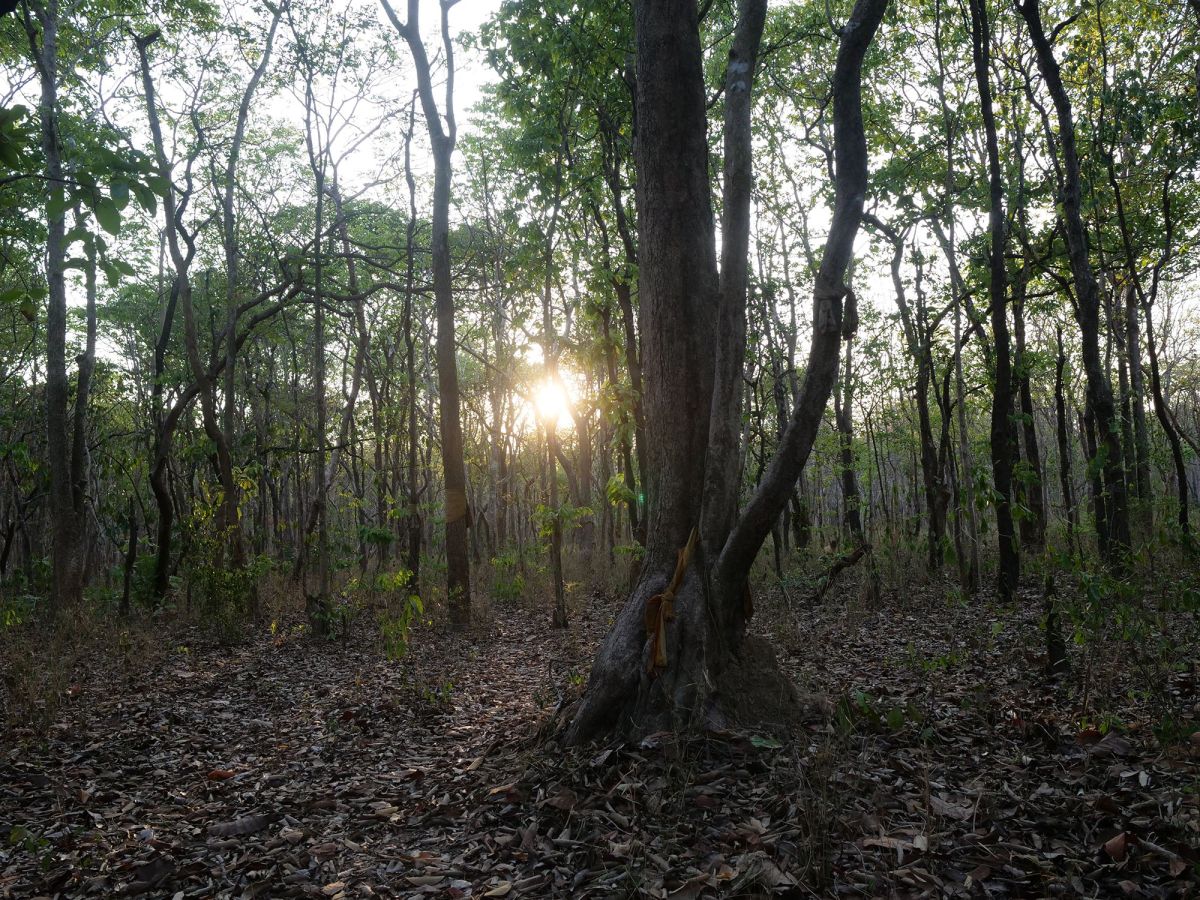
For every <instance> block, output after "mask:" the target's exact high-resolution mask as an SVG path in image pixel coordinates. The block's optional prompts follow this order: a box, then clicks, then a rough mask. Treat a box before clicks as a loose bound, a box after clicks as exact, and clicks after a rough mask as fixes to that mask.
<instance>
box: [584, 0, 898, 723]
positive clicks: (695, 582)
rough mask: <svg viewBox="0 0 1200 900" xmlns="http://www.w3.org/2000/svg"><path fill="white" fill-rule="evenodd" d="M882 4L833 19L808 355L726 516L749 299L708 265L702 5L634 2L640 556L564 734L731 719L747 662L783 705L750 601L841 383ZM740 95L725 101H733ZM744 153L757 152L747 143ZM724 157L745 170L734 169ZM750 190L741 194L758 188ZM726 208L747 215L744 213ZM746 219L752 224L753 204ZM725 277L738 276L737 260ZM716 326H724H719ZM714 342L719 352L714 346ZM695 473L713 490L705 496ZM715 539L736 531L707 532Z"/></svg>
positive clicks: (751, 36) (736, 75)
mask: <svg viewBox="0 0 1200 900" xmlns="http://www.w3.org/2000/svg"><path fill="white" fill-rule="evenodd" d="M760 4H761V0H742V2H739V4H738V18H737V24H736V27H735V30H734V35H733V38H732V41H731V44H730V47H731V55H730V59H729V60H728V65H727V67H726V77H725V90H726V92H727V94H728V91H729V88H730V86H731V82H732V85H733V87H734V89H735V91H744V92H747V93H749V91H750V90H751V86H752V85H753V83H754V80H753V79H754V73H755V68H756V63H757V51H758V47H759V43H760V41H761V34H762V24H761V23H762V18H761V15H762V13H761V10H756V9H755V7H756V6H759V5H760ZM886 6H887V3H886V0H858V2H857V3H856V4H855V7H854V11H853V13H852V14H851V17H850V20H849V21H848V22H847V23H846V24H845V25H844V26H843V27H842V28H841V29H840V38H841V41H840V47H839V50H838V55H837V62H836V64H835V68H834V76H833V86H832V91H833V108H834V113H833V115H834V138H835V144H836V150H835V154H836V164H837V173H836V198H835V207H834V214H833V219H832V221H831V224H830V232H829V236H828V239H827V242H826V246H825V252H824V255H823V257H822V261H821V267H820V271H819V273H818V275H817V282H816V288H815V291H814V316H813V324H814V331H813V343H812V348H811V352H810V356H809V365H808V369H807V372H806V377H805V383H804V387H803V388H802V389H801V391H800V396H799V398H798V402H797V403H796V404H795V408H794V409H793V413H792V418H791V420H790V422H789V424H788V428H787V430H786V431H785V433H784V436H783V439H782V441H781V445H780V447H779V449H778V450H777V452H776V454H775V456H774V457H773V458H772V460H771V464H770V466H769V467H768V469H767V471H766V473H765V474H764V477H763V479H762V482H761V484H760V485H759V488H758V489H757V490H756V492H755V494H754V495H753V497H752V498H751V500H750V502H749V504H748V505H747V506H746V508H745V509H744V510H743V512H742V514H741V515H740V516H739V517H737V518H736V519H733V518H732V516H731V515H729V514H727V513H726V512H725V510H730V509H732V508H733V504H732V503H730V502H729V500H728V496H729V494H730V493H732V492H736V491H737V483H736V481H735V482H734V483H730V482H729V481H723V480H722V479H721V478H720V477H717V476H712V475H706V473H712V472H714V471H715V472H718V473H719V472H723V471H731V470H732V466H731V465H730V464H729V463H728V461H727V460H725V459H722V458H720V457H721V455H722V454H726V453H729V454H737V453H738V452H739V446H738V445H737V444H736V443H733V442H731V441H728V440H721V439H718V441H717V442H716V443H715V444H714V443H713V442H712V441H711V438H712V436H713V432H714V430H717V431H718V432H720V431H721V430H724V431H726V432H727V431H728V430H729V425H730V423H729V422H727V421H720V422H716V421H712V420H714V419H716V418H717V417H728V416H731V415H733V414H734V412H736V409H737V406H736V403H735V401H734V400H732V399H729V398H730V388H729V385H728V384H726V383H724V382H725V381H726V380H728V379H736V380H737V382H738V383H739V385H740V382H741V379H742V371H741V356H740V355H739V354H737V353H736V352H734V351H736V349H737V347H738V346H739V343H740V342H741V341H744V334H745V326H744V322H740V321H737V319H738V315H737V314H736V310H737V309H739V308H740V309H741V310H744V307H745V297H744V295H741V296H738V295H737V292H736V291H734V290H732V289H731V290H729V291H723V290H721V285H720V280H719V276H718V273H717V269H716V259H715V253H714V250H713V247H714V240H713V219H712V212H711V209H712V205H711V200H710V197H709V185H708V173H707V157H708V151H707V142H706V128H707V122H706V115H705V113H706V97H705V90H704V80H703V66H702V51H701V43H700V35H699V21H698V15H697V9H696V4H695V2H694V0H667V2H649V0H644V2H639V3H638V4H637V5H636V8H635V30H636V35H637V42H636V43H637V81H636V83H637V94H636V114H637V127H638V131H637V137H636V150H635V155H636V160H637V173H638V180H637V188H638V232H639V235H640V252H641V255H640V259H639V294H640V298H641V315H642V337H643V363H644V366H645V377H646V398H645V401H646V426H647V443H648V447H647V449H648V453H647V468H648V471H647V488H648V493H649V498H648V510H647V515H648V520H649V521H648V527H647V532H646V533H647V540H646V557H645V563H644V565H643V568H642V572H641V577H640V579H639V582H638V584H637V586H636V587H635V588H634V591H633V594H632V596H631V598H630V600H629V602H627V603H626V605H625V607H624V609H623V610H622V612H621V615H620V617H619V618H618V620H617V622H616V624H615V625H614V627H613V629H612V631H611V632H610V633H609V635H608V637H607V638H606V639H605V641H604V643H603V645H602V646H601V648H600V650H599V652H598V654H597V658H596V661H595V664H594V666H593V669H592V674H591V679H590V681H589V686H588V691H587V694H586V695H585V697H584V700H583V704H582V706H581V707H580V708H579V710H578V712H577V713H576V716H575V719H574V721H573V722H572V724H571V727H570V730H569V732H568V736H569V738H570V739H572V740H575V741H581V740H586V739H588V738H590V737H592V736H594V735H596V734H598V733H600V732H603V731H606V730H613V729H615V730H618V731H625V732H631V731H632V732H638V731H645V730H653V729H655V728H661V727H686V726H688V725H690V724H695V723H698V722H700V721H704V720H709V721H714V720H715V721H721V720H724V719H727V718H736V716H737V704H738V701H737V698H738V697H739V696H740V695H741V694H740V692H741V691H744V690H746V689H747V684H748V683H749V682H750V681H751V679H749V678H747V677H746V676H747V674H748V673H749V672H750V671H755V672H756V673H758V674H762V675H764V676H765V680H764V678H759V679H754V680H753V681H754V683H755V685H756V686H757V687H758V688H759V689H760V690H762V689H764V688H766V686H767V685H768V684H770V685H772V686H771V687H770V688H769V692H770V693H772V694H777V695H778V697H777V698H775V699H780V700H783V701H785V702H786V700H787V698H788V697H789V696H790V697H794V688H791V687H790V686H789V684H788V683H787V682H786V680H785V679H784V678H783V676H782V675H781V674H779V673H778V672H777V671H774V672H772V670H771V666H770V659H771V656H770V651H769V647H766V646H765V645H763V644H761V643H760V642H757V641H754V640H753V639H747V638H746V637H745V624H746V620H747V619H748V617H749V615H750V614H751V613H752V606H751V605H750V602H749V595H748V589H747V582H746V576H747V574H748V572H749V569H750V565H751V563H752V562H753V560H754V558H755V556H757V554H758V551H759V549H760V548H761V547H762V544H763V542H764V540H765V539H766V537H767V535H768V534H769V533H770V531H771V528H772V526H773V525H774V524H775V522H776V521H777V520H778V518H779V515H780V513H781V512H782V510H783V506H784V504H786V503H787V502H788V500H789V498H790V495H791V488H792V486H793V485H794V484H795V481H796V478H797V476H798V475H799V473H800V471H801V470H802V469H803V467H804V463H805V461H806V459H807V457H808V454H809V452H810V450H811V448H812V443H813V439H814V437H815V435H816V431H817V428H818V426H819V424H820V421H821V418H822V415H823V413H824V410H825V407H826V405H827V403H828V401H829V396H830V393H831V391H832V389H833V383H834V380H835V378H836V374H837V368H838V357H839V354H840V345H841V338H842V334H843V327H844V326H845V329H846V331H847V333H849V332H852V331H853V328H852V326H853V324H855V322H854V319H855V318H856V316H855V315H854V313H853V310H848V311H847V315H846V316H845V317H843V309H842V300H843V298H844V297H845V296H846V293H847V292H846V288H845V286H844V284H843V283H842V279H843V277H844V274H845V271H846V266H847V264H848V262H849V259H850V254H851V252H852V250H853V244H854V237H855V235H856V234H857V231H858V226H859V218H860V216H861V213H862V206H863V200H864V197H865V194H866V189H867V146H866V138H865V134H864V131H863V121H862V108H861V67H862V61H863V57H864V55H865V54H866V51H867V48H868V47H869V46H870V44H871V41H872V39H873V38H874V35H875V31H876V29H877V28H878V26H879V23H880V21H881V20H882V18H883V12H884V10H885V8H886ZM739 100H740V98H737V97H734V98H730V97H729V96H726V103H736V102H738V101H739ZM741 108H742V110H743V111H742V112H739V113H737V114H734V115H729V114H727V117H726V120H725V141H726V144H727V148H728V145H729V144H730V142H732V143H733V144H735V145H736V144H737V143H738V142H739V141H741V140H742V139H743V138H742V133H743V125H746V124H748V122H747V120H748V117H749V111H750V105H749V103H746V104H745V105H744V106H742V107H741ZM726 154H727V156H728V155H729V150H728V149H727V150H726ZM744 163H745V165H747V166H748V164H749V155H748V150H747V155H746V156H745V157H744ZM732 168H733V169H734V171H736V165H735V166H733V167H732ZM730 174H731V167H730V166H729V165H728V163H727V168H726V176H727V178H726V181H725V195H726V203H727V204H728V203H729V202H730V201H731V200H733V199H734V198H739V197H740V196H741V195H740V193H739V192H738V190H737V188H736V186H735V184H736V182H735V181H733V180H731V179H730V178H729V176H730ZM739 202H740V201H739ZM744 202H745V203H747V204H748V203H749V195H748V193H747V195H746V197H745V201H744ZM725 215H726V217H729V216H736V217H740V211H733V212H731V211H728V210H727V211H726V213H725ZM739 220H741V219H740V218H733V219H732V221H734V222H737V221H739ZM741 221H745V222H746V223H747V226H746V227H748V216H747V217H746V218H745V219H744V220H741ZM722 240H723V241H730V242H735V243H733V244H732V246H734V247H736V246H738V244H737V243H736V242H738V241H742V240H745V238H744V237H743V235H741V234H734V233H732V232H724V233H723V234H722ZM741 246H747V244H742V245H741ZM731 265H732V264H731ZM729 277H730V278H733V277H735V276H734V271H733V270H732V269H731V270H730V271H729ZM730 287H731V288H732V287H733V284H730ZM727 301H729V302H732V303H733V304H735V310H734V311H731V310H730V309H728V308H726V307H725V306H724V304H725V303H726V302H727ZM741 315H744V312H743V313H741ZM718 323H721V327H722V333H721V334H720V335H719V336H718V335H715V334H714V331H715V329H716V327H717V325H718ZM718 337H719V339H720V344H719V345H718V351H717V354H716V357H717V358H716V361H715V362H714V360H713V354H712V352H711V350H710V349H709V348H710V347H711V346H712V344H713V341H714V340H716V339H717V338H718ZM736 402H740V401H736ZM706 448H707V457H708V459H707V463H706V462H705V461H704V460H705V456H706ZM698 484H703V485H704V486H705V488H706V489H709V488H711V489H714V490H716V491H717V492H718V493H717V494H716V495H708V494H706V493H703V492H701V491H697V488H696V486H697V485H698ZM698 525H699V526H700V528H698V527H697V526H698ZM710 527H711V528H713V529H714V531H713V533H712V535H710V534H709V533H708V532H707V529H708V528H710ZM698 532H699V534H698ZM722 533H727V534H728V538H726V539H724V540H720V541H718V540H714V537H719V536H720V535H721V534H722ZM693 558H694V560H695V563H696V565H695V566H693V565H692V564H691V563H692V561H693ZM772 679H773V680H772ZM766 699H768V700H769V699H772V698H766Z"/></svg>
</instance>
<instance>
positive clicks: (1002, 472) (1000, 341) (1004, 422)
mask: <svg viewBox="0 0 1200 900" xmlns="http://www.w3.org/2000/svg"><path fill="white" fill-rule="evenodd" d="M970 5H971V44H972V58H973V59H974V63H975V82H976V85H977V87H978V89H979V105H980V110H981V111H982V113H983V130H984V135H985V139H986V144H987V159H988V187H989V197H990V202H989V212H988V232H989V236H990V239H991V244H990V249H989V254H988V269H989V280H988V288H989V290H988V296H989V298H990V305H991V313H992V339H993V342H994V343H995V347H996V353H995V361H996V366H995V370H994V375H995V386H994V392H993V394H992V431H991V446H992V478H993V481H994V484H995V487H996V499H995V505H996V541H997V547H998V550H999V558H1000V566H999V573H998V587H999V591H1000V597H1001V599H1003V600H1008V599H1010V598H1011V597H1012V596H1013V594H1014V593H1015V592H1016V589H1017V580H1018V578H1019V577H1020V574H1021V562H1020V558H1019V557H1018V555H1017V536H1016V534H1015V532H1014V529H1013V515H1012V475H1013V440H1012V434H1013V429H1012V407H1013V402H1012V400H1013V398H1012V383H1013V382H1012V363H1011V360H1010V355H1009V354H1010V351H1009V338H1008V303H1007V284H1006V282H1007V275H1006V273H1005V269H1004V185H1003V183H1002V182H1001V175H1000V150H999V147H998V144H997V141H996V118H995V114H994V113H993V111H992V87H991V83H990V82H989V80H988V79H989V72H988V58H989V56H990V52H989V51H990V43H991V30H990V28H989V27H988V20H987V6H986V0H970Z"/></svg>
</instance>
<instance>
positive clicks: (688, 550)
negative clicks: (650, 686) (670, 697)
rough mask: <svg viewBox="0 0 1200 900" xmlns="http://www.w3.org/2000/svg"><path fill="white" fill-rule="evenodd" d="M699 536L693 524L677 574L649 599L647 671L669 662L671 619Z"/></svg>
mask: <svg viewBox="0 0 1200 900" xmlns="http://www.w3.org/2000/svg"><path fill="white" fill-rule="evenodd" d="M698 539H699V532H698V531H697V530H696V529H695V528H693V529H692V533H691V535H690V536H689V537H688V542H687V545H686V546H685V547H684V548H683V549H682V550H680V551H679V555H678V557H677V558H676V560H675V574H674V575H672V576H671V583H670V584H668V585H667V589H666V590H665V591H663V592H662V593H661V594H655V595H654V596H653V597H651V598H650V599H649V600H647V601H646V613H645V622H646V636H647V637H649V638H650V659H649V661H648V662H647V664H646V671H647V672H649V673H650V674H651V675H655V674H657V673H658V672H659V671H660V670H661V669H664V668H666V666H667V623H668V622H670V621H671V620H672V619H674V618H675V594H676V593H677V592H678V591H679V588H680V587H681V586H682V585H683V578H684V575H685V574H687V567H688V565H689V564H690V563H691V561H692V555H693V554H694V553H695V551H696V541H697V540H698Z"/></svg>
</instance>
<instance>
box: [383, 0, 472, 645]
mask: <svg viewBox="0 0 1200 900" xmlns="http://www.w3.org/2000/svg"><path fill="white" fill-rule="evenodd" d="M381 2H382V3H383V8H384V10H385V11H386V12H387V16H388V18H389V19H390V20H391V22H392V24H393V25H394V26H395V27H396V31H398V32H399V33H400V36H401V37H403V38H404V40H405V42H406V43H407V44H408V48H409V51H410V52H411V53H412V58H413V65H414V66H415V67H416V71H417V89H418V92H419V95H420V98H421V109H422V111H423V112H424V114H425V125H426V127H427V128H428V129H429V141H430V144H431V145H432V148H433V223H432V224H433V234H432V242H433V247H432V251H433V293H434V299H435V302H436V304H437V370H438V402H439V406H440V417H441V436H442V477H443V478H444V479H445V489H446V596H447V599H448V601H449V605H450V618H451V620H452V621H453V622H454V623H455V624H458V625H465V624H468V623H469V622H470V621H471V559H470V555H469V548H468V544H467V529H468V528H469V527H470V522H471V518H470V517H471V513H470V510H469V508H468V506H467V470H466V467H465V465H464V463H463V432H462V417H461V413H460V411H459V394H458V363H457V350H456V345H455V339H454V293H453V281H452V275H451V272H450V186H451V185H450V179H451V174H452V172H451V162H452V157H453V155H454V144H455V140H456V138H457V135H458V128H457V125H456V124H455V119H454V44H453V41H452V40H451V37H450V8H451V7H452V6H453V5H454V4H455V2H457V0H439V6H440V7H441V12H442V20H441V32H442V49H443V52H444V54H445V66H446V94H445V100H444V103H443V111H441V112H439V111H438V107H437V101H436V100H435V99H434V96H433V71H432V65H431V63H430V60H429V55H428V54H427V53H426V51H425V43H424V41H423V39H422V37H421V27H420V18H419V10H420V3H419V0H408V19H407V21H404V22H402V21H401V20H400V18H399V17H398V16H397V15H396V13H395V11H394V10H393V9H392V6H391V4H390V3H389V2H388V0H381ZM443 116H444V118H445V122H444V123H443Z"/></svg>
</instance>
